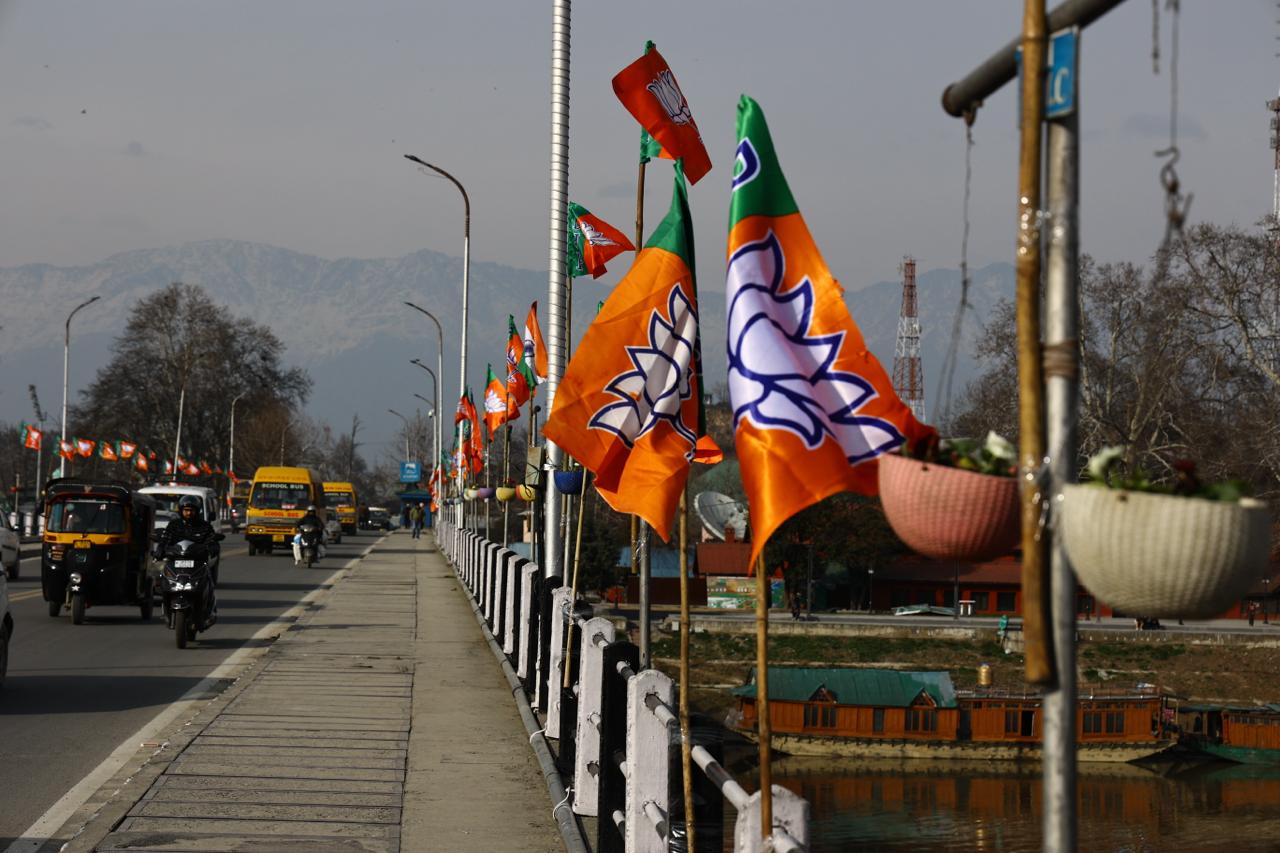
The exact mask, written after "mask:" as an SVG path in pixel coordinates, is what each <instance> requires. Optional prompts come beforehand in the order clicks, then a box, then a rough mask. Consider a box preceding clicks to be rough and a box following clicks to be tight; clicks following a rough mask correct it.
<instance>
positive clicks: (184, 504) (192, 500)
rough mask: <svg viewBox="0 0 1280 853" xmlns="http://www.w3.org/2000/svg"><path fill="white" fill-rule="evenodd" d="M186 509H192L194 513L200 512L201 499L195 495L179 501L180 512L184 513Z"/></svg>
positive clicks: (183, 497) (185, 496)
mask: <svg viewBox="0 0 1280 853" xmlns="http://www.w3.org/2000/svg"><path fill="white" fill-rule="evenodd" d="M184 509H190V510H191V511H192V512H199V511H200V499H199V498H197V497H196V496H195V495H183V496H182V497H181V498H180V499H179V500H178V512H182V511H183V510H184Z"/></svg>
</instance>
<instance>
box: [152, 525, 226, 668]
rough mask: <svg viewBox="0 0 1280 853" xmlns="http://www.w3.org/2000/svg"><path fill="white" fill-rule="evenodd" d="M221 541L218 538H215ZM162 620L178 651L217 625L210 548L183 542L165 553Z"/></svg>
mask: <svg viewBox="0 0 1280 853" xmlns="http://www.w3.org/2000/svg"><path fill="white" fill-rule="evenodd" d="M215 538H221V534H215ZM160 586H161V590H162V592H163V594H164V600H163V604H164V616H165V621H166V623H167V624H168V627H170V628H172V629H173V638H174V641H175V642H176V643H177V646H178V648H180V649H185V648H186V647H187V642H188V641H190V640H194V639H195V638H196V634H198V633H199V632H201V631H207V630H209V629H210V628H212V627H213V626H214V624H215V623H216V622H217V621H218V610H217V606H216V603H215V598H214V590H213V578H212V576H211V574H210V572H209V545H208V544H207V543H198V542H192V541H191V540H190V539H183V540H182V541H180V542H175V543H174V544H172V545H170V546H169V548H168V549H167V550H166V551H165V553H164V568H163V569H162V571H161V584H160Z"/></svg>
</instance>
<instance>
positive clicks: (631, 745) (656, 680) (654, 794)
mask: <svg viewBox="0 0 1280 853" xmlns="http://www.w3.org/2000/svg"><path fill="white" fill-rule="evenodd" d="M649 696H653V697H655V698H656V699H657V701H659V702H662V703H663V704H665V705H667V706H670V705H671V703H672V702H673V701H674V697H675V686H674V684H673V683H672V681H671V679H670V678H668V677H667V676H666V675H663V674H662V673H661V672H658V671H657V670H656V669H646V670H644V671H642V672H640V673H638V674H637V675H636V677H635V678H632V679H631V680H630V681H628V682H627V773H626V776H627V808H626V813H625V820H626V825H625V830H624V833H623V834H624V836H625V839H626V849H627V853H667V840H666V839H665V838H662V837H661V836H659V835H658V833H657V831H656V830H655V829H654V828H653V825H652V824H651V823H650V822H649V818H648V816H647V815H646V814H645V806H646V805H647V804H650V803H652V804H654V805H656V806H657V807H658V808H660V809H662V811H663V812H666V813H669V812H670V809H669V808H668V806H669V805H670V804H669V802H668V798H667V785H668V774H669V773H670V770H671V767H670V764H671V730H670V729H669V728H668V727H667V725H666V723H664V722H662V721H661V720H659V719H658V717H657V715H655V714H654V713H653V711H652V710H651V709H650V708H649V706H648V704H646V702H645V699H646V698H648V697H649Z"/></svg>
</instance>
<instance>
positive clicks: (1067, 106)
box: [1013, 27, 1080, 124]
mask: <svg viewBox="0 0 1280 853" xmlns="http://www.w3.org/2000/svg"><path fill="white" fill-rule="evenodd" d="M1079 58H1080V28H1079V27H1070V28H1068V29H1065V30H1058V32H1056V33H1054V34H1053V35H1051V36H1049V46H1048V54H1047V55H1046V56H1045V69H1044V117H1045V119H1046V120H1052V119H1057V118H1065V117H1067V116H1069V115H1071V114H1072V113H1074V112H1075V111H1076V68H1077V66H1078V65H1079V61H1078V60H1079ZM1013 59H1014V64H1015V65H1017V67H1018V84H1019V85H1018V92H1021V91H1022V85H1021V84H1022V48H1021V47H1019V48H1018V49H1017V50H1015V51H1014V55H1013ZM1018 122H1019V124H1021V122H1022V99H1021V98H1019V99H1018Z"/></svg>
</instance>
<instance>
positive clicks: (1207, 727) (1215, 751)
mask: <svg viewBox="0 0 1280 853" xmlns="http://www.w3.org/2000/svg"><path fill="white" fill-rule="evenodd" d="M770 671H771V672H772V670H770ZM770 692H771V693H772V692H773V691H772V689H771V690H770ZM1177 721H1178V728H1179V729H1180V730H1181V732H1182V736H1181V741H1180V742H1181V743H1182V745H1183V746H1187V747H1190V748H1192V749H1195V750H1197V751H1198V752H1202V753H1204V754H1206V755H1211V756H1213V757H1214V758H1224V759H1226V760H1227V761H1235V762H1238V763H1240V764H1280V704H1276V703H1271V704H1268V705H1182V706H1181V707H1179V708H1178V709H1177Z"/></svg>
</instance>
